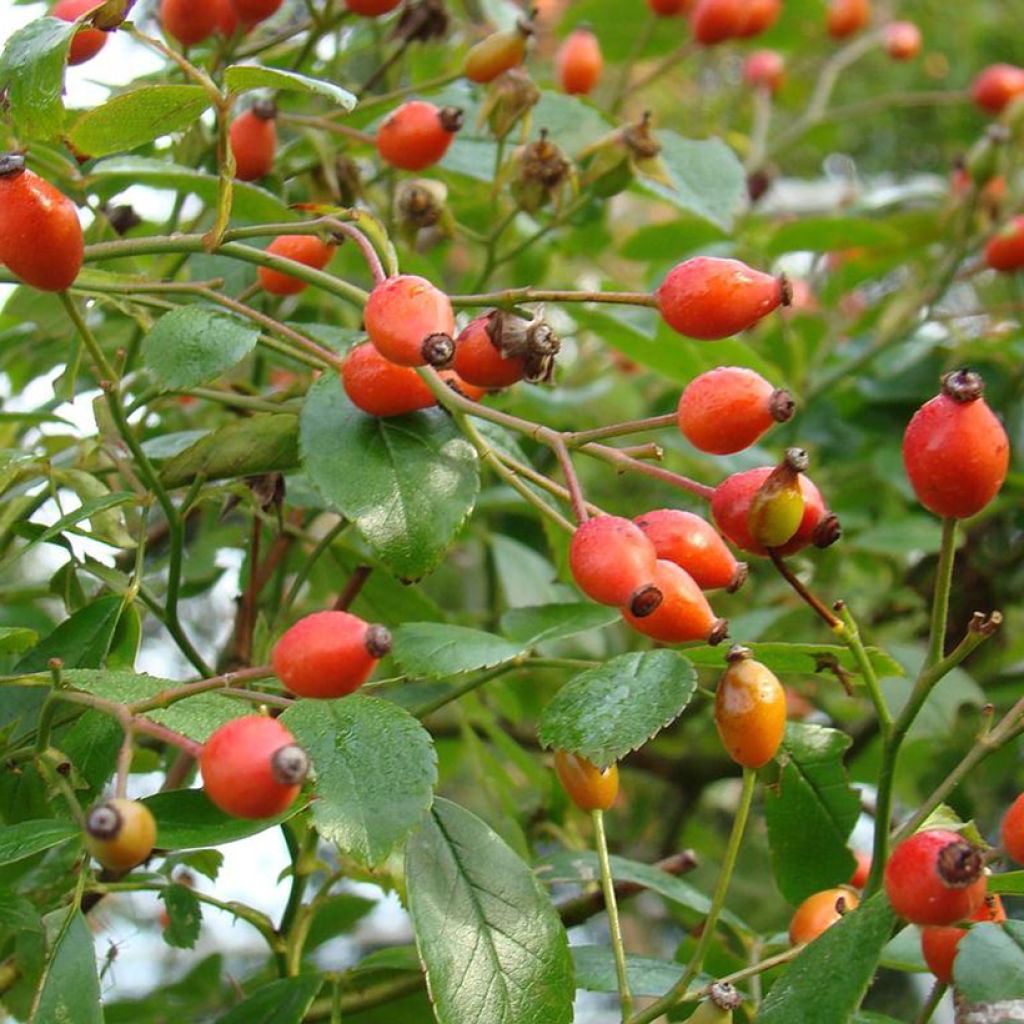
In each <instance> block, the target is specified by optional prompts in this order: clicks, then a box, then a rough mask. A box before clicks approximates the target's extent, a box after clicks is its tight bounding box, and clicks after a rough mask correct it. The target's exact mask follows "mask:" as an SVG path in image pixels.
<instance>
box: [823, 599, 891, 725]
mask: <svg viewBox="0 0 1024 1024" xmlns="http://www.w3.org/2000/svg"><path fill="white" fill-rule="evenodd" d="M838 608H839V614H840V616H841V617H842V622H841V623H839V624H838V625H837V626H836V627H835V632H836V634H837V635H838V636H839V637H840V639H841V640H842V641H843V643H845V644H846V646H847V647H848V648H849V650H850V653H851V654H852V655H853V660H854V661H856V662H857V668H858V669H859V670H860V675H861V679H863V680H864V685H865V686H866V687H867V691H868V696H869V697H870V698H871V703H872V704H873V705H874V706H875V714H876V715H877V716H878V723H879V725H880V726H881V730H882V736H883V738H885V737H887V736H888V735H889V734H890V733H891V732H892V728H893V720H892V712H891V711H890V710H889V705H888V704H887V703H886V700H885V696H884V695H883V694H882V687H881V686H880V685H879V682H878V675H877V674H876V673H875V666H874V665H872V664H871V659H870V658H869V657H868V652H867V651H866V650H865V648H864V642H863V641H862V640H861V636H860V629H859V628H858V626H857V622H856V620H855V619H854V617H853V614H852V613H851V612H850V609H849V608H848V607H847V605H846V603H845V602H841V603H840V604H839V605H838Z"/></svg>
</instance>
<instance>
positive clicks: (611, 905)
mask: <svg viewBox="0 0 1024 1024" xmlns="http://www.w3.org/2000/svg"><path fill="white" fill-rule="evenodd" d="M591 816H592V818H593V820H594V841H595V844H596V846H597V861H598V864H599V865H600V867H601V888H602V890H603V891H604V903H605V907H606V909H607V911H608V930H609V932H610V933H611V938H612V953H613V954H614V956H615V978H616V981H617V982H618V986H619V1002H620V1004H621V1006H622V1019H623V1020H628V1019H629V1017H630V1015H631V1014H632V1012H633V995H632V993H631V992H630V991H629V974H628V972H627V970H626V947H625V944H624V943H623V941H622V926H621V924H620V923H619V905H618V903H617V902H616V900H615V879H614V878H613V877H612V866H611V862H610V861H609V859H608V837H607V836H606V835H605V831H604V811H602V810H600V809H598V810H596V811H594V812H593V814H592V815H591Z"/></svg>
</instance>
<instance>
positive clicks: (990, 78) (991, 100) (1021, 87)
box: [971, 64, 1024, 114]
mask: <svg viewBox="0 0 1024 1024" xmlns="http://www.w3.org/2000/svg"><path fill="white" fill-rule="evenodd" d="M1021 95H1024V68H1019V67H1017V66H1016V65H1015V64H990V65H989V66H988V67H987V68H984V69H983V70H982V71H981V72H980V73H979V74H978V76H977V77H976V78H975V79H974V82H973V84H972V85H971V99H972V100H974V102H975V104H976V105H977V106H978V107H980V108H981V109H982V110H984V111H985V112H986V113H989V114H999V113H1002V111H1003V110H1005V109H1006V107H1008V106H1009V105H1010V103H1012V102H1013V101H1014V100H1015V99H1016V98H1017V97H1018V96H1021Z"/></svg>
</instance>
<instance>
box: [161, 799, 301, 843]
mask: <svg viewBox="0 0 1024 1024" xmlns="http://www.w3.org/2000/svg"><path fill="white" fill-rule="evenodd" d="M142 802H143V803H144V804H145V805H146V806H147V807H148V808H149V809H150V811H151V812H152V814H153V817H154V818H156V827H157V831H156V841H157V845H158V846H159V848H160V849H161V850H190V849H196V848H200V847H207V846H221V845H222V844H224V843H233V842H234V841H235V840H236V839H246V838H248V837H249V836H254V835H257V834H258V833H260V832H265V831H266V830H267V829H268V828H273V827H274V826H275V825H279V824H281V822H282V821H287V820H288V818H290V817H291V816H292V815H294V814H297V813H298V812H299V811H301V810H302V802H301V801H296V802H295V803H294V804H292V806H291V807H289V808H288V810H287V811H285V812H284V814H279V815H278V816H277V817H275V818H263V819H260V820H258V821H257V820H253V819H252V818H234V817H231V816H230V815H228V814H225V813H224V812H223V811H222V810H220V808H218V807H215V806H214V805H213V804H212V803H210V801H209V800H208V799H207V797H206V794H205V793H204V792H203V791H202V790H200V789H175V790H172V791H171V792H169V793H155V794H154V795H153V796H150V797H146V799H145V800H143V801H142Z"/></svg>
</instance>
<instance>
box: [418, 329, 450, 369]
mask: <svg viewBox="0 0 1024 1024" xmlns="http://www.w3.org/2000/svg"><path fill="white" fill-rule="evenodd" d="M420 352H421V354H422V356H423V358H424V360H425V361H426V362H427V364H428V365H429V366H432V367H434V369H435V370H440V369H443V368H444V367H445V366H448V365H449V363H451V361H452V357H453V356H454V355H455V342H454V341H453V340H452V337H451V335H450V334H443V333H440V332H439V333H437V334H428V335H427V336H426V337H425V338H424V339H423V347H422V348H421V349H420Z"/></svg>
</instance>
